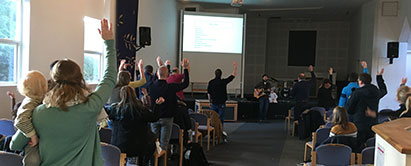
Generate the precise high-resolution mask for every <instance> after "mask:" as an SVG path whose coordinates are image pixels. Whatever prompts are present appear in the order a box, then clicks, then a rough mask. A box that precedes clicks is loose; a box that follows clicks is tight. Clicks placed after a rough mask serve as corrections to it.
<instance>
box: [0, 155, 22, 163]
mask: <svg viewBox="0 0 411 166" xmlns="http://www.w3.org/2000/svg"><path fill="white" fill-rule="evenodd" d="M22 161H23V156H20V155H18V154H15V153H9V152H3V151H0V163H1V164H0V165H2V166H20V165H23V162H22Z"/></svg>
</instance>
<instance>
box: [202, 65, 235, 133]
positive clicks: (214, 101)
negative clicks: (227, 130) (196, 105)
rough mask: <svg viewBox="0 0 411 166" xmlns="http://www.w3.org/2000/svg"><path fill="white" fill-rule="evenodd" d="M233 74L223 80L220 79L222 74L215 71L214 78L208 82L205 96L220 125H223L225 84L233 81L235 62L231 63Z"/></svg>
mask: <svg viewBox="0 0 411 166" xmlns="http://www.w3.org/2000/svg"><path fill="white" fill-rule="evenodd" d="M233 66H234V70H233V73H232V74H231V75H230V76H229V77H227V78H224V79H221V76H222V74H223V72H222V71H221V69H217V70H215V78H214V79H212V80H210V81H209V82H208V86H207V95H208V100H209V101H210V103H211V109H212V110H214V111H216V112H217V113H218V115H219V116H220V121H221V124H222V125H223V124H224V109H225V102H226V101H227V84H228V83H230V82H231V81H233V80H234V78H235V76H236V73H237V62H234V63H233Z"/></svg>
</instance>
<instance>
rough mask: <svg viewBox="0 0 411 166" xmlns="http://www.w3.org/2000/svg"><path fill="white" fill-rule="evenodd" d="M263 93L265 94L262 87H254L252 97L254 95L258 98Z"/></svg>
mask: <svg viewBox="0 0 411 166" xmlns="http://www.w3.org/2000/svg"><path fill="white" fill-rule="evenodd" d="M264 95H265V93H264V89H263V88H261V89H254V97H255V98H257V99H259V98H260V97H262V96H264Z"/></svg>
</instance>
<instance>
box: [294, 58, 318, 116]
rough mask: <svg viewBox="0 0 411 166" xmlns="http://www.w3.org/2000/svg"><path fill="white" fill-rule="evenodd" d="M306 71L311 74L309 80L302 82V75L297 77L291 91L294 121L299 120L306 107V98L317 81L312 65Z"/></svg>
mask: <svg viewBox="0 0 411 166" xmlns="http://www.w3.org/2000/svg"><path fill="white" fill-rule="evenodd" d="M308 71H309V72H310V73H311V79H310V80H309V81H304V79H305V75H304V73H300V74H299V75H298V82H297V83H295V84H294V87H293V89H292V90H291V96H293V97H294V100H295V102H296V104H295V107H294V120H299V119H300V115H301V113H302V112H303V111H304V110H305V109H306V108H307V107H308V97H309V96H310V89H311V87H312V86H315V84H316V82H317V79H316V77H315V73H314V68H313V66H312V65H310V66H309V67H308Z"/></svg>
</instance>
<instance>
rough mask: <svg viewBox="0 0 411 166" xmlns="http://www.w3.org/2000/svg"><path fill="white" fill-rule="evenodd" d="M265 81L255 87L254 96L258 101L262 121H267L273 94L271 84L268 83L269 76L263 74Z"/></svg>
mask: <svg viewBox="0 0 411 166" xmlns="http://www.w3.org/2000/svg"><path fill="white" fill-rule="evenodd" d="M262 78H263V80H262V81H261V82H259V83H258V84H257V85H256V86H255V87H254V94H255V95H254V96H255V97H256V98H257V99H258V105H259V111H260V112H259V115H260V121H263V120H267V112H268V106H269V103H270V101H269V100H268V98H269V95H270V94H271V84H270V83H269V82H268V75H267V74H263V77H262Z"/></svg>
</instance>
